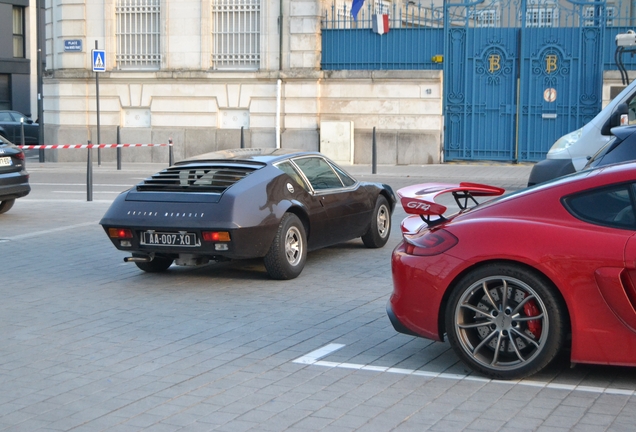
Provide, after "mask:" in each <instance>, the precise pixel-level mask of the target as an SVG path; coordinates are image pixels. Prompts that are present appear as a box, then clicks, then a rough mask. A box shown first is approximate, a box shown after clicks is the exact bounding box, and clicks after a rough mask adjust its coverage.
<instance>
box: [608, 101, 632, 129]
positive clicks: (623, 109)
mask: <svg viewBox="0 0 636 432" xmlns="http://www.w3.org/2000/svg"><path fill="white" fill-rule="evenodd" d="M627 115H629V107H628V106H627V104H626V103H620V104H618V105H616V109H615V110H614V112H612V115H611V116H610V123H611V127H610V129H611V128H613V127H616V126H626V124H622V123H621V118H622V117H623V116H627Z"/></svg>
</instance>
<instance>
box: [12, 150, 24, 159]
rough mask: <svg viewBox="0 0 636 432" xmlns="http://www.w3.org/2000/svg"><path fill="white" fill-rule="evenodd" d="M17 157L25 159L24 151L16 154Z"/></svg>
mask: <svg viewBox="0 0 636 432" xmlns="http://www.w3.org/2000/svg"><path fill="white" fill-rule="evenodd" d="M14 156H15V157H16V159H20V160H24V153H23V152H20V153H17V154H15V155H14Z"/></svg>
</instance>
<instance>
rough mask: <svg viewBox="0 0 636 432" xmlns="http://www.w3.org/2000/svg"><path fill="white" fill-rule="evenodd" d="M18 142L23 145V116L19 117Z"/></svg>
mask: <svg viewBox="0 0 636 432" xmlns="http://www.w3.org/2000/svg"><path fill="white" fill-rule="evenodd" d="M20 142H21V143H22V145H24V117H20Z"/></svg>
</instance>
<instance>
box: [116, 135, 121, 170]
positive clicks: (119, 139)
mask: <svg viewBox="0 0 636 432" xmlns="http://www.w3.org/2000/svg"><path fill="white" fill-rule="evenodd" d="M119 144H121V136H120V134H119V126H117V145H119ZM117 171H121V147H117Z"/></svg>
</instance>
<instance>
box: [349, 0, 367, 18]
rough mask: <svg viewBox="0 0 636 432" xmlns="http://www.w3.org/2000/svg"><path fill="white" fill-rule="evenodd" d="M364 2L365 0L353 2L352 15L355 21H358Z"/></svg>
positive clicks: (354, 0)
mask: <svg viewBox="0 0 636 432" xmlns="http://www.w3.org/2000/svg"><path fill="white" fill-rule="evenodd" d="M363 4H364V0H353V2H352V3H351V16H352V17H353V19H354V21H358V12H360V9H362V5H363Z"/></svg>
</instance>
